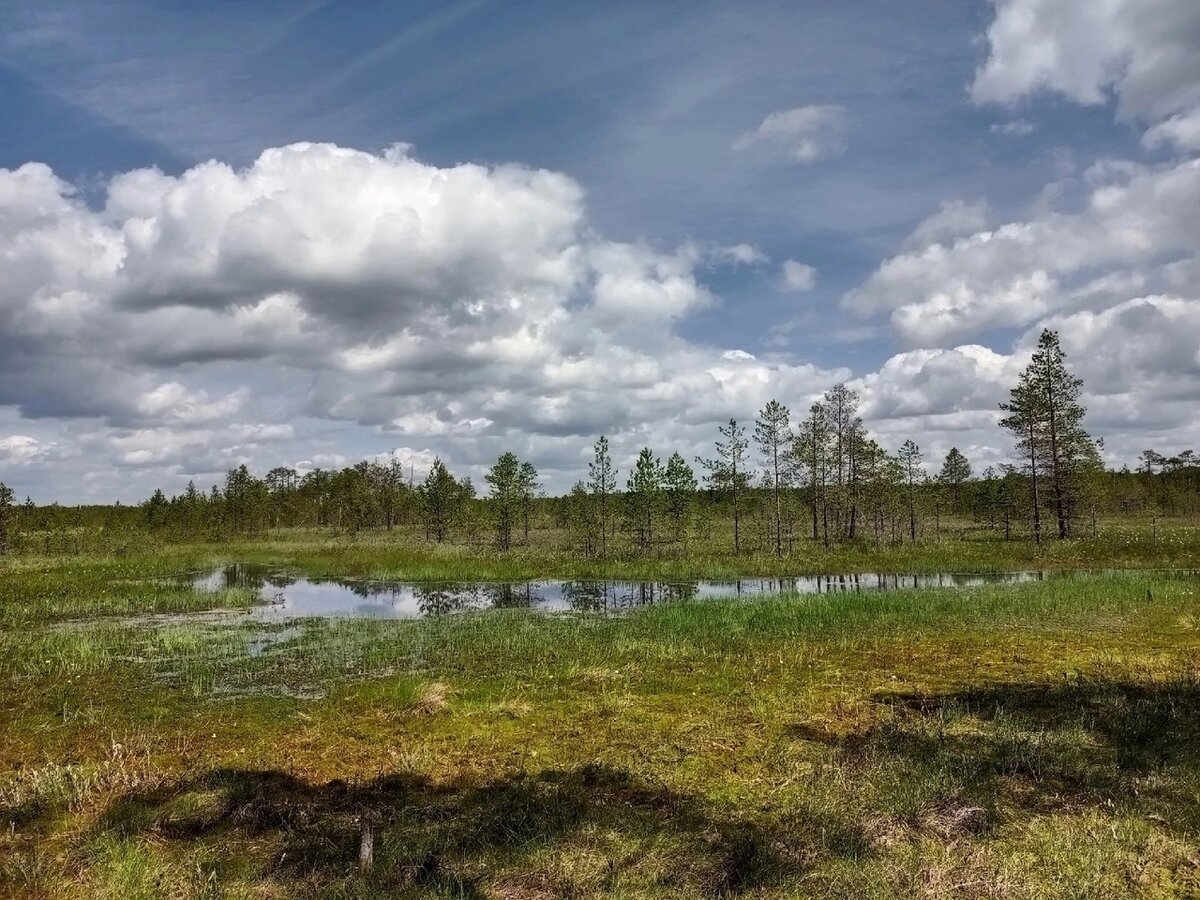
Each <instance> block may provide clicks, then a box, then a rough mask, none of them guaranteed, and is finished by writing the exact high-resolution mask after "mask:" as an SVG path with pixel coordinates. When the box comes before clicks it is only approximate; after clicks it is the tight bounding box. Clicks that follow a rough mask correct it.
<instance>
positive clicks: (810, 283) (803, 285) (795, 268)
mask: <svg viewBox="0 0 1200 900" xmlns="http://www.w3.org/2000/svg"><path fill="white" fill-rule="evenodd" d="M779 278H780V284H781V286H782V287H783V289H784V290H785V291H790V292H792V293H796V294H799V293H803V292H805V291H811V290H812V289H813V288H814V287H816V286H817V270H816V269H815V268H814V267H813V266H810V265H807V264H805V263H802V262H796V260H794V259H786V260H784V261H783V265H782V266H781V267H780V272H779Z"/></svg>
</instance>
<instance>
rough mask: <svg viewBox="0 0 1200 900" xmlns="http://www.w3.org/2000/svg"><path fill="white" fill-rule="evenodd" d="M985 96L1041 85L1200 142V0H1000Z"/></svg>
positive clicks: (1185, 145)
mask: <svg viewBox="0 0 1200 900" xmlns="http://www.w3.org/2000/svg"><path fill="white" fill-rule="evenodd" d="M994 2H995V6H996V17H995V19H994V21H993V22H992V24H991V26H990V27H989V28H988V32H987V41H988V47H989V52H988V57H987V59H986V60H985V61H984V63H983V65H982V66H981V67H980V69H979V71H978V72H977V73H976V76H975V81H974V83H973V84H972V86H971V96H972V97H973V98H974V100H975V101H976V102H979V103H985V102H997V103H1007V104H1011V103H1015V102H1016V101H1019V100H1021V99H1022V98H1024V97H1027V96H1029V95H1031V94H1034V93H1036V92H1038V91H1042V90H1047V91H1055V92H1057V93H1060V94H1063V95H1064V96H1066V97H1067V98H1069V99H1071V100H1074V101H1075V102H1077V103H1081V104H1088V105H1096V104H1101V103H1105V102H1107V100H1108V99H1109V96H1110V94H1111V95H1115V96H1116V99H1117V113H1118V115H1119V116H1120V118H1121V119H1122V120H1124V121H1129V122H1140V123H1144V124H1146V125H1149V126H1152V127H1151V130H1150V131H1149V132H1148V133H1147V135H1146V138H1147V141H1148V142H1149V143H1151V144H1156V143H1160V142H1171V143H1174V144H1175V145H1176V146H1178V147H1180V148H1182V149H1189V150H1196V149H1200V127H1197V125H1196V120H1197V116H1200V53H1198V52H1197V49H1196V48H1197V47H1200V4H1197V3H1196V2H1194V0H994Z"/></svg>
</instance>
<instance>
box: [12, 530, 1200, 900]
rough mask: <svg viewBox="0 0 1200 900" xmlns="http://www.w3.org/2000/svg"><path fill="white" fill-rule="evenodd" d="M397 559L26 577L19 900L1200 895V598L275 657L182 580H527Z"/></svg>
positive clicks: (621, 626)
mask: <svg viewBox="0 0 1200 900" xmlns="http://www.w3.org/2000/svg"><path fill="white" fill-rule="evenodd" d="M1160 537H1161V535H1160ZM963 543H967V542H963ZM399 544H400V542H399V541H355V542H350V541H348V540H344V541H342V542H337V543H333V544H332V545H321V544H319V541H318V538H317V537H316V536H314V535H311V534H304V535H300V534H293V535H285V536H284V537H283V538H282V539H280V540H278V541H272V542H258V543H247V544H243V545H238V546H226V547H200V546H185V547H176V548H164V549H163V550H162V551H161V552H160V553H158V554H156V555H153V556H150V555H147V556H132V557H118V558H102V557H81V558H79V559H73V560H60V559H50V558H48V559H38V560H31V559H17V560H15V561H14V560H9V561H7V562H6V563H4V564H3V565H5V566H6V568H5V569H4V570H3V574H2V576H0V585H2V587H0V896H8V895H13V896H19V897H24V896H29V897H35V896H42V897H60V896H61V897H156V898H157V897H163V898H215V897H313V896H315V897H382V896H400V897H414V898H425V897H505V898H540V897H606V896H612V897H684V898H687V897H695V898H703V897H724V896H749V897H772V898H774V897H881V898H882V897H947V898H949V897H964V896H965V897H1021V898H1023V897H1029V898H1034V897H1039V898H1040V897H1079V898H1084V897H1087V898H1093V897H1113V898H1117V897H1130V896H1132V897H1191V896H1196V895H1197V894H1198V893H1200V857H1198V856H1197V852H1198V851H1197V849H1196V848H1197V847H1198V846H1200V757H1197V754H1196V752H1195V748H1196V747H1197V746H1200V578H1198V577H1196V576H1188V575H1172V574H1169V573H1166V572H1153V571H1132V572H1120V573H1113V574H1108V575H1099V576H1086V577H1085V576H1079V577H1072V578H1055V579H1048V580H1045V581H1040V582H1031V583H1026V584H1015V585H991V586H986V587H978V588H971V589H964V590H951V589H942V590H924V591H911V590H905V591H895V592H886V593H862V594H835V595H825V596H788V597H774V598H760V599H754V600H748V601H736V602H723V601H707V602H678V603H669V604H664V605H661V606H653V607H646V608H642V609H637V610H633V611H630V612H627V613H622V614H619V615H587V614H570V615H557V616H549V615H543V614H538V613H535V612H530V611H527V610H502V611H494V612H485V613H471V614H463V615H456V616H450V617H444V618H437V619H428V620H417V621H374V620H327V621H322V620H311V621H306V622H300V623H275V624H265V623H262V622H256V621H252V620H248V619H247V617H244V616H239V615H237V614H236V612H234V611H230V612H229V613H227V614H223V615H222V614H214V615H204V616H194V615H189V614H188V611H189V610H197V609H204V608H209V607H211V606H212V605H213V599H214V598H212V597H211V596H204V595H201V594H197V593H195V592H192V591H189V590H187V589H185V588H181V587H177V586H174V587H173V586H169V585H165V584H164V583H162V581H161V578H162V577H163V576H164V575H165V574H167V573H170V572H173V571H180V570H183V569H190V568H193V567H198V566H203V565H208V564H210V563H214V562H217V561H222V560H229V559H258V560H261V561H266V562H272V563H286V564H288V565H292V566H295V567H297V568H301V569H304V570H306V571H309V572H311V573H314V574H317V573H325V574H350V575H357V576H359V577H366V576H368V575H370V576H373V577H377V576H379V575H380V574H385V573H388V572H393V571H395V572H398V573H400V572H402V573H404V574H406V575H408V576H409V577H412V576H413V574H414V573H416V572H419V571H430V572H437V573H438V574H439V575H440V576H441V577H443V578H446V577H462V575H463V573H464V572H467V571H472V572H476V573H478V572H480V571H489V572H493V573H495V574H499V572H500V570H499V569H495V570H489V569H487V566H488V565H491V562H489V560H497V559H499V556H498V554H492V553H491V552H490V551H485V550H473V549H467V548H457V549H453V548H452V549H436V548H435V549H430V548H426V547H422V546H418V547H412V548H404V547H402V546H398V545H399ZM310 547H311V548H313V549H308V548H310ZM953 549H954V548H951V550H953ZM951 550H947V551H943V550H942V549H941V548H938V547H935V546H929V547H919V548H918V552H917V553H916V554H915V556H914V565H915V566H916V567H921V566H924V564H925V563H928V562H930V561H931V560H934V559H938V558H939V554H941V553H943V552H945V553H950V552H951ZM1014 552H1015V551H1014ZM1047 552H1049V551H1047ZM1053 552H1054V553H1056V554H1057V556H1055V557H1054V559H1055V560H1057V561H1059V562H1061V561H1062V560H1065V559H1067V558H1076V557H1087V558H1089V559H1092V558H1093V557H1098V551H1097V550H1096V548H1095V547H1092V548H1091V549H1089V548H1087V547H1083V546H1078V545H1076V546H1071V547H1068V548H1062V549H1058V550H1054V551H1053ZM454 554H457V555H460V556H461V559H462V560H463V561H462V563H461V565H462V568H461V569H454V568H453V565H451V566H448V568H449V569H451V570H452V571H451V572H446V571H441V570H437V569H436V568H435V563H437V562H439V561H445V559H444V557H447V556H451V555H454ZM1113 556H1116V554H1115V553H1112V554H1110V557H1109V558H1105V559H1099V558H1096V559H1095V564H1097V565H1098V567H1104V566H1105V565H1107V564H1111V563H1114V562H1116V561H1117V560H1115V559H1113V558H1112V557H1113ZM1134 557H1135V554H1133V553H1132V551H1130V552H1128V553H1127V555H1126V556H1125V557H1123V558H1122V561H1124V562H1130V561H1132V560H1134ZM837 558H838V560H839V563H840V562H844V561H846V560H847V559H849V557H846V556H845V555H844V554H843V555H840V556H838V557H837ZM864 558H865V557H864ZM756 559H759V558H756ZM1171 559H1173V557H1164V556H1161V555H1160V556H1151V555H1144V556H1141V557H1137V560H1138V561H1140V562H1142V563H1143V564H1147V563H1153V564H1158V563H1162V562H1168V561H1170V560H1171ZM500 561H501V562H503V560H500ZM763 561H764V563H768V562H769V560H768V559H763ZM896 561H897V562H898V561H899V556H898V555H897V557H896ZM993 561H994V563H995V565H994V566H992V568H1003V567H1006V566H1007V565H1008V563H1009V562H1014V561H1013V560H1010V559H1008V558H1006V557H1002V556H1000V555H998V554H997V555H995V556H994V557H993ZM718 562H719V563H720V564H721V565H725V564H726V563H727V560H726V559H725V558H724V557H718V556H716V555H714V557H713V558H712V560H710V561H709V562H708V563H703V562H702V561H697V560H695V559H693V560H690V561H688V560H679V561H677V563H678V565H679V566H680V568H681V570H682V569H683V568H685V567H686V566H687V565H691V566H693V568H692V569H690V570H688V572H689V574H691V575H693V576H694V575H696V574H698V573H697V569H698V568H701V567H702V565H709V564H711V565H713V566H714V567H715V566H716V565H717V563H718ZM793 562H796V563H803V564H806V565H808V564H813V563H811V561H807V560H804V559H801V558H799V557H797V558H796V559H794V560H793ZM875 562H878V559H875ZM1015 562H1020V561H1015ZM505 564H506V565H511V566H512V569H511V570H510V572H516V571H520V566H524V565H527V564H529V565H532V563H531V562H528V563H527V562H525V561H520V559H519V557H518V559H516V560H514V561H512V562H511V563H505ZM559 564H561V565H563V566H564V567H565V566H566V565H567V564H568V561H567V560H566V558H565V556H564V557H563V559H561V560H559V561H558V562H555V561H554V560H553V559H551V560H550V565H552V566H553V565H559ZM587 564H588V565H590V564H591V563H587ZM644 564H647V563H646V562H645V561H636V560H632V559H629V560H624V561H621V562H620V563H619V565H621V566H624V565H628V566H629V567H630V570H629V571H630V572H633V571H635V569H634V567H635V566H637V565H644ZM615 565H616V564H614V566H615ZM813 565H815V564H813ZM339 566H344V567H343V568H339ZM389 566H390V567H394V569H393V568H388V567H389ZM422 566H426V567H429V568H428V569H425V570H423V569H421V567H422ZM931 567H932V566H931ZM1015 567H1020V568H1024V567H1026V566H1025V565H1024V564H1022V565H1019V566H1015ZM840 568H841V566H840V565H839V566H836V567H835V566H830V568H829V569H825V570H826V571H828V570H834V571H837V570H838V569H840ZM845 568H846V570H853V569H856V568H861V569H862V570H877V569H881V568H885V566H883V565H879V564H876V565H863V566H861V567H859V566H846V567H845ZM947 568H980V567H979V566H963V567H959V566H947ZM573 571H574V572H575V573H576V574H578V571H579V570H573ZM610 571H612V570H610ZM707 571H708V573H710V574H711V573H713V572H714V571H715V568H714V569H709V570H707ZM538 574H551V573H550V572H539V573H538ZM658 574H659V575H660V577H661V576H662V573H661V572H659V573H658ZM509 577H515V576H511V575H510V576H509ZM217 599H218V601H219V602H221V603H223V604H227V605H232V606H237V605H239V604H241V603H244V602H246V599H247V598H246V597H245V596H238V595H236V594H230V595H229V596H228V597H219V598H217ZM139 613H154V614H158V615H156V616H152V617H145V616H141V617H139V615H138V614H139ZM364 822H365V823H369V824H370V827H371V829H372V833H373V835H374V863H373V866H372V867H371V869H370V870H369V871H365V872H363V871H360V870H359V867H358V854H359V847H360V841H361V836H362V831H363V828H364Z"/></svg>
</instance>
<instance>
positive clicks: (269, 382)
mask: <svg viewBox="0 0 1200 900" xmlns="http://www.w3.org/2000/svg"><path fill="white" fill-rule="evenodd" d="M0 254H3V262H4V266H5V272H6V275H7V276H8V277H7V278H6V279H5V281H4V282H3V284H0V326H3V327H2V328H0V344H3V345H4V346H3V349H4V350H5V351H6V352H4V353H2V354H0V414H3V413H4V408H5V406H6V405H8V406H9V408H11V407H14V406H15V407H17V408H19V409H20V410H21V411H22V412H23V413H24V414H25V416H26V419H25V421H30V418H31V417H32V419H35V420H36V421H38V422H39V423H42V427H44V428H45V429H47V430H48V431H49V432H51V433H57V435H60V436H61V437H62V440H63V441H69V442H71V443H72V444H73V445H74V446H78V447H81V448H85V453H86V456H87V458H88V460H89V468H90V471H89V472H88V473H87V478H86V479H83V474H82V473H80V474H79V475H78V476H77V477H79V478H81V480H84V482H85V484H86V485H87V490H88V491H90V492H91V494H92V495H93V496H100V497H101V499H109V498H111V494H110V495H108V497H104V495H103V494H102V493H100V492H103V491H106V490H114V489H115V488H116V486H117V485H121V486H125V485H128V484H130V482H131V479H130V478H129V477H128V475H127V474H125V475H122V474H119V470H122V469H124V470H128V469H131V468H132V469H137V470H138V471H140V472H141V473H143V477H145V478H146V479H153V480H154V481H157V482H160V483H163V484H164V485H166V486H168V487H170V486H171V485H172V484H174V485H176V486H178V484H179V482H180V481H183V480H186V478H191V477H194V478H197V479H201V480H202V481H206V480H208V479H210V478H212V479H213V480H216V479H218V478H219V476H220V472H221V471H222V470H223V469H224V468H226V467H228V466H231V465H237V464H240V463H242V462H247V463H248V464H251V465H258V466H259V467H265V466H268V465H273V464H276V463H278V462H281V461H282V462H286V461H288V460H305V459H307V460H314V459H319V458H320V459H334V458H352V457H353V456H354V455H361V456H368V455H371V454H372V453H375V452H378V450H379V445H380V444H381V443H384V442H386V443H388V444H396V443H402V444H404V445H406V446H411V447H420V448H422V452H423V453H424V452H425V451H427V450H432V451H433V452H441V453H443V455H444V456H446V457H447V458H449V459H451V460H452V461H453V462H454V463H455V464H456V465H459V466H462V467H464V469H465V470H466V471H468V472H474V473H475V474H476V476H478V474H479V467H480V466H482V465H483V464H485V463H486V462H488V461H490V460H491V459H494V457H495V456H496V455H498V453H499V452H500V451H501V450H502V449H508V448H509V447H510V446H513V445H514V444H515V445H519V446H520V447H521V448H522V449H523V452H526V453H528V454H530V455H533V456H535V458H537V459H538V460H539V462H541V463H542V464H543V465H544V466H547V467H548V468H549V471H550V472H551V473H553V471H554V466H555V465H561V466H564V467H567V468H568V469H570V470H572V472H573V470H574V467H575V466H576V464H577V459H576V457H577V454H578V452H579V448H581V447H585V446H586V445H587V443H588V442H590V440H592V439H594V436H595V435H596V434H598V433H600V432H601V431H605V432H609V433H610V435H611V436H612V439H613V443H614V446H615V447H616V448H617V449H618V451H619V452H622V453H626V454H628V455H629V456H630V457H632V455H633V454H634V453H635V452H636V446H637V444H638V443H640V442H643V441H651V442H653V443H655V444H660V443H662V444H665V443H667V442H674V443H677V444H678V445H679V446H680V447H681V448H682V449H687V448H688V447H691V448H692V449H693V451H695V452H699V450H701V449H702V445H703V444H705V443H707V442H708V441H709V440H710V439H711V435H709V434H708V432H709V431H710V430H711V423H712V422H714V421H720V420H721V419H724V418H728V417H729V416H730V415H735V414H736V415H747V414H748V412H749V411H750V410H754V409H757V408H758V407H760V406H761V405H762V404H763V403H764V402H765V401H766V400H767V399H768V398H769V395H770V393H771V392H772V391H774V390H776V389H788V390H791V391H797V392H802V393H805V394H808V393H816V392H819V391H821V390H823V389H824V388H825V387H827V386H828V384H829V383H831V381H833V380H835V379H836V378H837V377H842V376H845V375H847V374H848V373H846V372H844V371H839V370H834V371H824V370H821V369H818V368H816V367H814V366H810V365H803V364H796V363H790V362H786V361H761V360H758V359H755V358H754V357H753V356H750V355H745V354H741V353H738V352H732V353H730V354H729V355H727V356H722V350H721V348H714V349H706V348H700V347H696V346H694V345H693V344H691V343H689V342H688V341H685V340H683V339H682V338H680V337H679V336H677V335H676V334H675V333H674V327H675V323H677V322H678V321H679V320H680V319H682V318H684V317H686V316H688V315H690V314H691V313H693V312H695V311H696V310H699V309H702V308H704V307H707V306H710V305H712V304H713V303H715V302H716V298H715V297H714V296H713V295H712V293H711V292H710V291H709V290H708V289H707V288H706V287H705V286H704V284H703V283H702V282H701V280H700V278H699V274H698V273H699V272H700V271H701V270H703V269H707V268H712V267H714V266H718V265H753V264H759V263H762V262H764V261H765V260H766V257H765V255H763V254H762V252H761V251H759V250H758V249H757V248H755V247H752V246H750V245H748V244H733V245H730V246H721V245H699V244H692V243H686V244H684V245H682V246H680V247H678V248H677V249H675V250H673V251H668V252H663V251H661V250H658V249H655V248H654V247H652V246H650V245H649V244H647V243H642V242H639V243H622V242H615V241H609V240H605V239H604V238H602V237H601V236H599V235H597V234H595V233H594V232H593V231H592V230H591V229H590V228H589V227H588V224H587V221H586V215H585V211H584V208H583V192H582V191H581V190H580V188H579V187H578V185H576V184H575V183H574V182H573V181H571V180H570V179H568V178H566V177H565V176H563V175H560V174H558V173H552V172H545V171H539V170H532V169H525V168H521V167H518V166H500V167H495V168H486V167H482V166H470V165H469V166H455V167H450V168H438V167H435V166H431V165H428V164H425V163H421V162H419V161H417V160H415V159H413V158H412V157H411V156H409V155H407V153H406V152H405V151H403V150H401V149H399V148H396V149H393V150H391V151H388V152H386V153H382V154H370V153H362V152H359V151H354V150H347V149H345V148H340V147H333V146H329V145H313V144H300V145H293V146H290V147H284V148H279V149H274V150H268V151H266V152H265V153H263V154H262V155H261V156H260V157H259V159H258V160H257V161H256V162H255V163H254V164H252V165H251V166H249V167H248V168H245V169H241V170H237V169H233V168H230V167H228V166H225V165H223V164H220V163H216V162H210V163H205V164H202V165H199V166H196V167H195V168H193V169H190V170H188V171H186V172H184V173H182V174H180V175H178V176H171V175H166V174H163V173H161V172H158V171H154V170H139V171H135V172H128V173H124V174H121V175H118V176H116V177H115V178H114V179H113V180H112V181H111V183H110V184H109V186H108V191H107V196H106V199H105V202H104V203H103V206H102V208H101V209H99V210H96V209H92V208H89V207H88V206H87V205H86V204H84V203H83V202H82V201H81V200H80V199H79V198H78V197H77V196H76V195H75V194H74V193H73V191H72V189H71V187H70V186H69V185H67V184H65V183H63V182H62V181H60V180H59V179H58V178H56V177H55V176H54V174H53V173H52V172H51V171H50V170H49V169H47V168H46V167H44V166H36V165H35V166H26V167H23V168H22V169H20V170H16V171H12V172H10V171H0ZM651 423H653V428H651ZM700 435H703V438H702V439H701V438H700ZM55 439H56V440H57V439H58V437H56V438H55ZM349 439H353V441H354V442H357V443H359V445H360V446H362V449H361V450H360V451H349V452H348V448H347V444H346V441H347V440H349ZM696 441H698V443H689V442H696ZM16 446H17V445H16V444H14V445H13V447H16ZM16 452H17V451H16V450H12V451H11V452H8V456H10V457H14V456H15V454H16ZM20 452H21V453H22V454H23V458H24V457H28V456H29V452H30V451H29V450H28V447H27V445H22V448H20ZM106 466H107V467H108V468H107V469H106V468H105V467H106ZM105 471H109V472H110V475H108V476H105V475H104V474H103V473H104V472H105ZM57 474H59V475H61V472H60V473H57ZM573 474H574V473H573ZM551 477H552V476H551ZM59 480H60V482H61V478H60V479H59ZM152 483H153V482H152ZM127 490H128V489H127ZM132 490H133V492H136V491H139V490H142V488H141V487H140V486H139V487H136V488H133V489H132ZM134 495H135V496H136V493H134ZM126 496H129V493H126Z"/></svg>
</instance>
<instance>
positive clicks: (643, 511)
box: [625, 447, 663, 550]
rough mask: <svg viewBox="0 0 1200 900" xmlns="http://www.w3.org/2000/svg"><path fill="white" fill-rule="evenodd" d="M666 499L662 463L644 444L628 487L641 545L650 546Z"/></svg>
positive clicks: (627, 504) (629, 510) (627, 500)
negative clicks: (656, 522)
mask: <svg viewBox="0 0 1200 900" xmlns="http://www.w3.org/2000/svg"><path fill="white" fill-rule="evenodd" d="M662 502H663V471H662V465H661V464H660V463H659V461H658V460H657V459H656V458H655V456H654V453H653V451H651V449H650V448H649V447H643V448H642V450H641V452H640V453H639V454H638V458H637V462H636V463H634V467H633V471H632V472H630V473H629V481H628V483H627V484H626V486H625V509H626V516H627V520H628V522H629V527H630V530H631V531H632V532H633V533H634V536H635V539H636V541H637V544H638V547H640V548H641V549H642V550H648V549H650V546H651V545H652V544H653V542H654V523H655V520H656V519H657V518H658V514H659V511H660V509H661V507H662Z"/></svg>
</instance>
